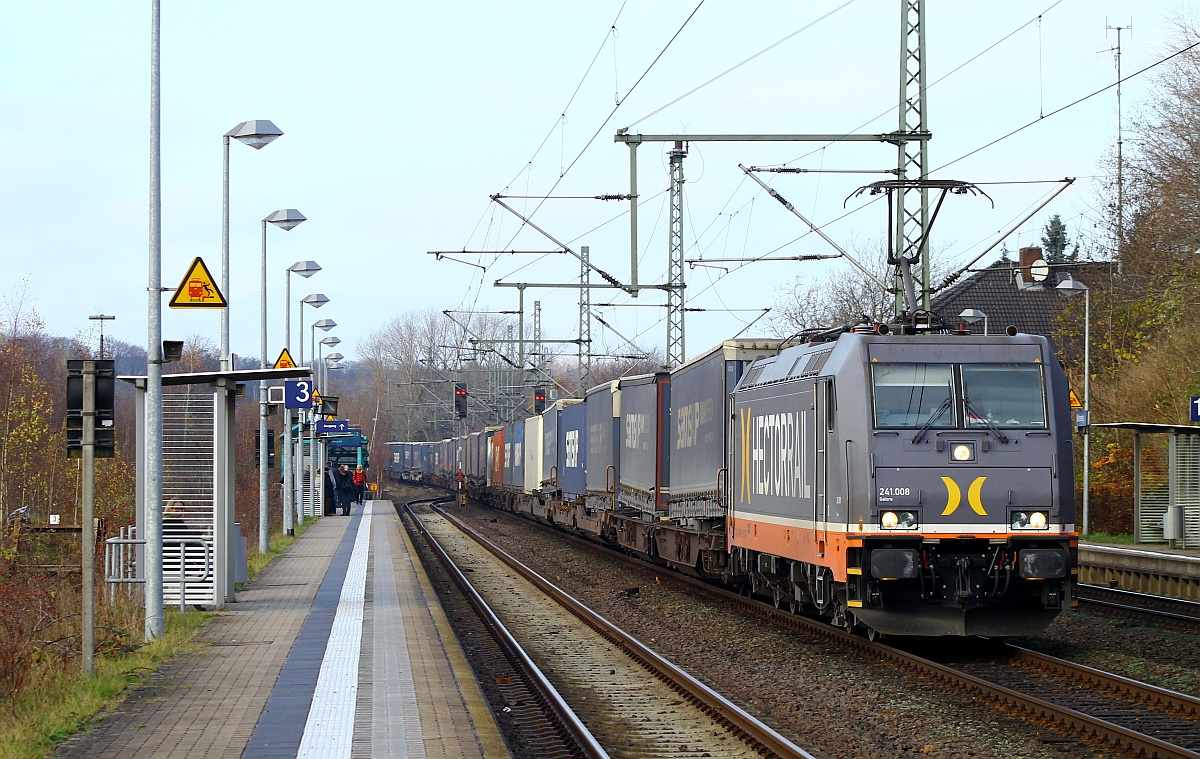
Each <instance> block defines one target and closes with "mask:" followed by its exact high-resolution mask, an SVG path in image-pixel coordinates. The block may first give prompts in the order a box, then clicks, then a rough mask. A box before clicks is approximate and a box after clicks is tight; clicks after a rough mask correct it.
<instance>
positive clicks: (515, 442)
mask: <svg viewBox="0 0 1200 759" xmlns="http://www.w3.org/2000/svg"><path fill="white" fill-rule="evenodd" d="M524 485H525V421H524V420H521V421H516V422H513V423H511V424H506V425H504V487H505V489H506V490H513V491H516V490H521V489H522V488H523V487H524Z"/></svg>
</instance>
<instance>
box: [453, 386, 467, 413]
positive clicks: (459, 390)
mask: <svg viewBox="0 0 1200 759" xmlns="http://www.w3.org/2000/svg"><path fill="white" fill-rule="evenodd" d="M454 413H455V415H456V416H457V417H458V418H459V419H466V418H467V383H465V382H455V383H454Z"/></svg>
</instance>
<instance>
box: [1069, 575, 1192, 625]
mask: <svg viewBox="0 0 1200 759" xmlns="http://www.w3.org/2000/svg"><path fill="white" fill-rule="evenodd" d="M1075 587H1076V592H1075V597H1076V598H1077V599H1078V600H1079V601H1080V602H1082V603H1086V604H1091V605H1094V606H1100V607H1104V608H1106V609H1111V610H1113V611H1116V612H1120V613H1123V614H1129V615H1136V616H1143V617H1152V618H1157V619H1162V620H1168V621H1170V622H1173V623H1179V624H1181V625H1186V626H1189V627H1193V628H1194V627H1197V626H1200V603H1197V602H1195V601H1184V600H1182V599H1178V598H1167V597H1166V596H1155V595H1149V594H1146V593H1135V592H1133V591H1130V590H1121V589H1119V588H1106V587H1104V586H1103V585H1086V584H1079V585H1077V586H1075Z"/></svg>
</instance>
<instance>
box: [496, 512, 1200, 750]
mask: <svg viewBox="0 0 1200 759" xmlns="http://www.w3.org/2000/svg"><path fill="white" fill-rule="evenodd" d="M523 521H524V522H525V523H526V524H535V525H537V526H538V527H539V528H541V529H545V530H554V532H555V534H556V535H559V536H563V537H566V538H568V539H569V540H570V541H571V542H573V543H575V544H577V545H581V546H585V547H587V548H588V549H590V550H593V551H597V552H603V554H604V555H605V556H609V557H611V558H613V559H617V560H619V561H621V562H623V563H625V564H627V565H629V566H632V567H638V568H640V569H641V570H643V571H645V572H652V571H653V570H655V569H660V570H661V569H663V568H664V567H662V566H660V565H656V564H650V563H647V562H645V561H642V560H640V559H636V558H634V557H631V556H628V555H625V554H623V553H619V552H617V551H615V550H611V549H608V548H606V547H604V546H603V545H601V544H598V543H596V542H594V541H591V540H586V539H584V538H581V537H578V536H575V535H571V534H570V533H566V532H564V531H563V530H559V529H554V528H552V527H550V526H549V525H545V524H543V523H540V522H536V521H533V520H523ZM485 545H486V544H485ZM489 550H490V549H489ZM497 550H499V549H497ZM529 571H530V572H532V570H529ZM656 576H658V577H664V576H665V577H668V578H670V580H672V581H677V582H680V583H682V584H685V585H687V586H689V587H690V588H692V589H695V590H697V591H698V592H700V593H702V594H705V595H708V596H710V597H714V598H718V599H720V600H722V601H723V602H726V603H729V604H730V605H732V606H734V607H736V608H741V609H744V610H747V611H750V612H752V613H755V614H758V615H760V616H764V617H767V618H769V619H772V620H775V621H779V622H781V623H783V624H785V625H789V626H791V627H792V628H793V629H798V630H803V631H805V632H808V633H812V634H816V635H819V636H823V637H824V638H825V639H827V640H830V641H833V642H836V643H838V644H840V645H843V646H846V647H848V648H851V649H857V650H858V651H860V652H863V653H867V654H874V655H876V656H877V657H879V658H881V659H885V660H890V661H892V662H896V663H899V664H901V665H903V666H905V667H907V668H908V669H909V670H911V671H913V672H916V673H919V674H922V675H924V676H927V677H930V678H932V679H935V680H937V681H940V682H943V683H946V684H949V685H954V686H957V687H960V688H963V689H965V690H967V691H969V692H972V693H974V694H976V695H978V696H982V697H984V698H985V699H989V700H990V701H991V702H993V703H996V704H1001V705H1004V706H1007V707H1013V708H1017V709H1020V710H1021V711H1024V712H1026V713H1027V714H1028V715H1030V716H1031V717H1032V718H1034V719H1037V720H1043V721H1048V722H1051V723H1053V724H1055V725H1057V726H1058V727H1060V728H1062V729H1065V730H1067V731H1072V732H1075V733H1080V734H1083V735H1084V736H1085V737H1087V738H1089V739H1092V740H1097V741H1101V742H1104V743H1106V744H1108V745H1110V746H1116V747H1119V748H1122V749H1125V750H1128V751H1132V752H1134V753H1135V754H1140V755H1141V756H1145V757H1152V758H1157V759H1200V753H1197V752H1195V751H1191V750H1189V749H1186V748H1183V747H1181V746H1176V745H1174V744H1171V743H1168V742H1166V741H1163V740H1160V739H1158V738H1154V737H1153V736H1150V735H1145V734H1143V733H1139V732H1137V731H1134V730H1130V729H1127V728H1124V727H1122V726H1120V725H1116V724H1113V723H1111V722H1108V721H1106V720H1103V719H1100V718H1098V717H1093V716H1091V715H1088V714H1084V713H1082V712H1079V711H1076V710H1074V709H1071V708H1069V707H1065V706H1061V705H1058V704H1054V703H1052V702H1049V701H1045V700H1043V699H1040V698H1037V697H1036V696H1030V695H1028V694H1023V693H1019V692H1017V691H1014V690H1012V689H1009V688H1006V687H1004V686H1002V685H998V684H996V683H991V682H988V681H987V680H984V679H982V678H979V677H975V676H974V675H970V674H968V673H966V672H962V671H960V670H957V669H954V668H953V667H950V666H946V665H943V664H939V663H937V662H934V661H931V660H929V659H925V658H923V657H920V656H917V655H916V654H911V653H908V652H906V651H903V650H901V649H898V648H895V647H893V646H889V645H887V644H885V643H879V642H872V641H869V640H867V639H866V638H862V637H859V636H856V635H853V634H851V633H847V632H845V631H843V630H841V629H839V628H836V627H832V626H830V625H828V624H826V623H824V622H820V621H817V620H815V619H810V618H808V617H803V616H799V615H796V614H793V613H791V612H789V611H785V610H783V609H778V608H776V607H774V606H772V605H771V604H769V603H766V602H764V601H758V600H755V599H752V598H748V597H745V596H741V595H738V594H737V593H734V592H732V591H729V590H725V589H724V588H719V587H717V586H715V585H711V584H709V583H707V582H705V581H703V580H701V579H698V578H695V577H690V576H688V575H684V574H680V573H678V572H667V573H665V574H658V573H656ZM1010 648H1012V649H1014V650H1015V651H1018V655H1020V654H1019V651H1020V649H1017V648H1016V647H1010ZM1030 653H1033V652H1030ZM1034 655H1035V656H1038V657H1041V659H1042V660H1043V662H1044V663H1047V665H1048V662H1045V661H1044V660H1048V659H1053V657H1043V656H1042V655H1040V654H1034ZM1058 661H1061V662H1062V663H1063V664H1064V665H1068V666H1070V667H1075V668H1078V667H1079V666H1080V665H1074V664H1072V663H1071V662H1065V661H1063V660H1058ZM1083 669H1085V670H1086V669H1089V668H1083ZM1091 672H1093V673H1097V674H1102V675H1105V676H1106V677H1107V678H1109V679H1110V682H1112V683H1113V690H1115V691H1117V692H1128V691H1123V690H1122V689H1123V688H1126V687H1127V686H1128V684H1136V685H1139V686H1142V687H1144V688H1148V689H1152V690H1154V689H1155V688H1154V686H1151V685H1148V684H1146V683H1138V682H1137V681H1133V680H1127V679H1126V678H1121V677H1120V676H1118V675H1112V674H1109V673H1100V672H1099V671H1098V670H1091ZM1073 676H1078V677H1083V678H1085V679H1087V678H1089V677H1090V675H1086V674H1085V673H1083V672H1076V673H1075V674H1074V675H1073ZM1106 687H1107V686H1106ZM1157 690H1158V691H1161V693H1156V694H1155V695H1154V696H1150V695H1149V693H1147V695H1146V698H1147V699H1148V701H1147V702H1148V703H1155V702H1156V701H1157V702H1159V703H1168V702H1171V701H1172V699H1182V700H1188V699H1191V697H1190V696H1186V695H1184V694H1178V693H1174V692H1171V691H1165V690H1163V689H1157ZM1151 698H1153V699H1154V700H1149V699H1151ZM1182 704H1183V701H1180V702H1179V706H1178V707H1176V708H1179V709H1184V708H1190V707H1184V706H1183V705H1182Z"/></svg>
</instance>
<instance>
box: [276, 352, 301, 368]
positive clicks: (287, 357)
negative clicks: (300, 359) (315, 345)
mask: <svg viewBox="0 0 1200 759" xmlns="http://www.w3.org/2000/svg"><path fill="white" fill-rule="evenodd" d="M275 368H276V369H295V368H296V362H295V361H293V360H292V354H291V353H288V349H287V348H284V349H283V351H282V352H281V353H280V354H279V358H277V359H275Z"/></svg>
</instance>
